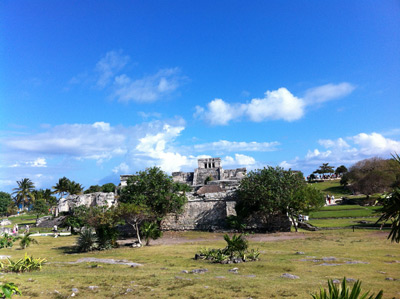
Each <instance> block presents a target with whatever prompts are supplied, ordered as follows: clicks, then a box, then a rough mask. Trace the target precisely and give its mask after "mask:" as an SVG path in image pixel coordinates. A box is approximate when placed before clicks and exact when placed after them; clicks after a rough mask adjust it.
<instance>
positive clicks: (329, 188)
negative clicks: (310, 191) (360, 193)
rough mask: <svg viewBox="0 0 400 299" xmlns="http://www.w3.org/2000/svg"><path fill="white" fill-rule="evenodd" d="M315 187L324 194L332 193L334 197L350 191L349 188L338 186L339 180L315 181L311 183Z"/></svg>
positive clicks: (344, 194)
mask: <svg viewBox="0 0 400 299" xmlns="http://www.w3.org/2000/svg"><path fill="white" fill-rule="evenodd" d="M311 185H312V186H314V187H315V188H316V189H318V190H321V191H322V193H324V194H325V195H327V194H329V195H334V196H335V198H340V197H343V196H349V195H350V194H351V193H350V191H349V190H347V189H346V188H344V187H343V186H340V180H332V181H324V182H315V183H312V184H311Z"/></svg>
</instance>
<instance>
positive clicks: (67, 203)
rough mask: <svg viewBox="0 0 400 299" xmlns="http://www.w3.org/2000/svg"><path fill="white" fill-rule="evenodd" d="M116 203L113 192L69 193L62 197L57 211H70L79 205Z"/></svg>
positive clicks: (109, 204)
mask: <svg viewBox="0 0 400 299" xmlns="http://www.w3.org/2000/svg"><path fill="white" fill-rule="evenodd" d="M115 203H116V199H115V194H114V193H113V192H109V193H103V192H96V193H89V194H82V195H68V196H67V197H66V198H61V199H60V201H59V203H58V206H57V212H58V213H62V212H69V211H70V210H72V209H73V208H74V207H77V206H86V207H93V206H107V207H111V206H113V205H114V204H115ZM56 214H57V213H56Z"/></svg>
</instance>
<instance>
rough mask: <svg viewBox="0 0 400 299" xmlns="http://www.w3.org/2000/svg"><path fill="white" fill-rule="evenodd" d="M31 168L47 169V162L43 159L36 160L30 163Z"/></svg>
mask: <svg viewBox="0 0 400 299" xmlns="http://www.w3.org/2000/svg"><path fill="white" fill-rule="evenodd" d="M30 165H31V166H32V167H47V162H46V159H45V158H37V159H36V160H35V161H32V162H31V163H30Z"/></svg>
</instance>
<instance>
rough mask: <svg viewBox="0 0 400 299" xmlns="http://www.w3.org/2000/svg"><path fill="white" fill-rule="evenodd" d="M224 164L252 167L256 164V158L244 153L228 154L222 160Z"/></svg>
mask: <svg viewBox="0 0 400 299" xmlns="http://www.w3.org/2000/svg"><path fill="white" fill-rule="evenodd" d="M221 163H222V165H223V166H229V167H235V166H236V167H246V166H247V167H251V166H252V165H254V164H256V160H255V159H254V158H253V157H250V156H246V155H242V154H235V157H234V158H233V157H231V156H226V157H225V158H224V159H222V161H221Z"/></svg>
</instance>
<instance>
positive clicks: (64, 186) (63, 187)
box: [52, 177, 71, 199]
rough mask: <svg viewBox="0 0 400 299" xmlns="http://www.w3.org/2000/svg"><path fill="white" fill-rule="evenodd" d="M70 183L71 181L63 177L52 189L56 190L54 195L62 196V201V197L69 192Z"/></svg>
mask: <svg viewBox="0 0 400 299" xmlns="http://www.w3.org/2000/svg"><path fill="white" fill-rule="evenodd" d="M70 182H71V181H70V180H69V179H67V178H66V177H62V178H61V179H59V180H58V183H57V184H56V185H55V186H53V187H52V188H53V189H54V191H53V193H55V194H58V195H60V198H59V199H61V197H63V196H64V195H65V194H66V193H67V192H68V187H69V184H70Z"/></svg>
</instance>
